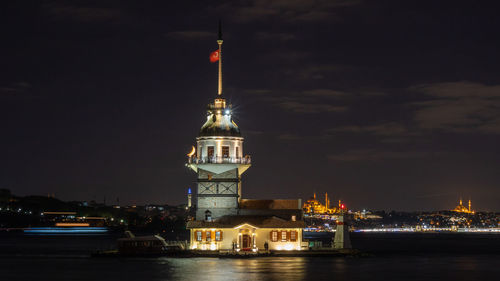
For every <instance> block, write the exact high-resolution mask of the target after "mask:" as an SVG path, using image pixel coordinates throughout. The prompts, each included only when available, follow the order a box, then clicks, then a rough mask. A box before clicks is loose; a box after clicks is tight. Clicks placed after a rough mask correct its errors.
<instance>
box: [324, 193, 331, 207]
mask: <svg viewBox="0 0 500 281" xmlns="http://www.w3.org/2000/svg"><path fill="white" fill-rule="evenodd" d="M329 205H330V204H329V203H328V192H325V207H326V211H327V212H328V206H329Z"/></svg>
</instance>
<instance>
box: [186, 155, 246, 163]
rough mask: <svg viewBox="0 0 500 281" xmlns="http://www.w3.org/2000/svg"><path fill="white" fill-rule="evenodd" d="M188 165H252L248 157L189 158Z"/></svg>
mask: <svg viewBox="0 0 500 281" xmlns="http://www.w3.org/2000/svg"><path fill="white" fill-rule="evenodd" d="M188 164H252V158H251V157H250V155H246V156H245V157H216V156H213V157H200V158H198V157H189V158H188Z"/></svg>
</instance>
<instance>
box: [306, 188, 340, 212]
mask: <svg viewBox="0 0 500 281" xmlns="http://www.w3.org/2000/svg"><path fill="white" fill-rule="evenodd" d="M341 206H342V203H341V202H340V200H339V206H338V208H337V207H330V199H329V198H328V192H326V193H325V204H324V205H323V204H321V202H319V200H318V199H316V193H314V194H313V197H312V198H310V199H309V200H307V201H306V202H304V205H303V206H302V209H303V210H304V213H306V214H325V215H326V214H336V213H339V212H340V209H341Z"/></svg>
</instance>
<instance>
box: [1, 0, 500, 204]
mask: <svg viewBox="0 0 500 281" xmlns="http://www.w3.org/2000/svg"><path fill="white" fill-rule="evenodd" d="M492 2H493V1H492ZM0 5H1V6H2V7H1V8H0V10H1V12H0V28H1V34H2V39H1V44H0V56H1V57H0V62H1V63H0V69H1V75H0V116H1V119H0V120H1V121H0V125H1V126H0V128H1V137H0V145H1V149H0V163H1V164H0V188H8V189H11V191H12V192H13V193H14V194H17V195H28V194H39V195H47V193H55V195H56V197H58V198H60V199H63V200H96V201H98V202H102V201H103V199H104V197H106V200H107V203H108V204H114V203H115V202H116V199H117V197H119V199H120V203H121V204H132V203H136V204H145V203H162V204H165V203H168V204H181V203H185V201H186V195H185V194H186V190H187V188H188V187H194V186H195V179H196V176H195V174H194V173H193V172H192V171H190V170H188V168H186V167H185V166H184V163H185V162H186V160H187V157H186V153H188V152H189V150H190V148H191V146H192V145H194V144H195V138H196V137H197V135H198V131H199V129H200V127H201V125H202V124H203V122H204V121H205V116H206V105H207V104H208V103H209V102H210V101H212V100H213V98H214V97H215V96H216V93H217V65H216V64H210V63H209V59H208V57H209V54H210V52H211V51H214V50H216V49H217V43H216V39H217V24H218V20H219V19H222V21H223V31H224V45H223V73H224V76H223V77H224V95H225V96H226V98H227V99H228V100H229V101H230V102H231V103H232V104H233V108H234V119H235V121H236V123H237V124H238V125H239V127H240V129H241V131H242V134H243V136H244V137H245V147H244V153H245V154H250V155H251V156H252V162H253V166H252V168H250V169H249V170H248V171H247V172H246V173H245V174H244V176H243V197H244V198H261V199H265V198H303V199H306V198H308V197H310V196H311V195H312V193H313V192H314V191H316V192H317V193H318V194H321V197H320V198H323V193H324V192H328V194H329V195H330V196H331V198H332V202H336V200H338V199H339V198H340V199H342V200H343V201H345V202H346V204H347V205H348V206H349V207H351V208H355V209H358V208H368V209H385V210H393V209H395V210H441V209H451V208H454V206H455V205H456V204H457V201H458V199H459V198H460V197H462V198H463V199H464V200H468V199H469V198H470V199H472V204H473V209H476V210H490V211H499V210H500V203H499V202H500V146H499V143H500V55H499V52H500V36H498V34H499V30H500V28H499V27H500V20H499V17H498V7H494V6H491V5H490V6H485V5H484V3H480V2H479V1H401V0H393V1H376V0H366V1H347V0H325V1H298V0H276V1H258V0H248V1H7V3H5V2H2V4H0Z"/></svg>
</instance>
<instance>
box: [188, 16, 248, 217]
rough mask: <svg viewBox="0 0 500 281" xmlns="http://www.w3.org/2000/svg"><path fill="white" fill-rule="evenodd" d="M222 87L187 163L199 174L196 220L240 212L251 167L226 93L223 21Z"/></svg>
mask: <svg viewBox="0 0 500 281" xmlns="http://www.w3.org/2000/svg"><path fill="white" fill-rule="evenodd" d="M217 44H218V45H219V87H218V91H217V96H216V97H215V99H214V101H213V102H212V103H210V104H209V105H208V108H207V119H206V122H205V124H203V126H202V127H201V129H200V133H199V135H198V137H197V138H196V143H197V144H196V148H195V150H196V152H194V153H192V154H191V153H190V154H188V163H187V164H186V166H188V167H189V168H191V169H192V170H193V171H195V172H196V173H197V175H198V180H197V182H198V188H197V192H196V193H195V194H196V196H195V205H196V220H206V221H211V220H214V219H217V218H220V217H222V216H225V215H237V214H238V210H239V203H240V200H241V175H242V174H243V173H244V172H245V171H246V170H247V169H248V168H250V163H251V159H250V156H248V155H246V156H243V155H244V154H243V138H242V137H241V133H240V129H239V128H238V126H237V125H236V123H234V121H233V119H232V115H231V114H232V111H231V105H230V104H228V103H226V99H225V98H224V97H223V96H222V53H221V52H222V30H221V25H220V22H219V37H218V39H217Z"/></svg>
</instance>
